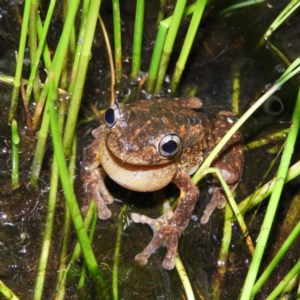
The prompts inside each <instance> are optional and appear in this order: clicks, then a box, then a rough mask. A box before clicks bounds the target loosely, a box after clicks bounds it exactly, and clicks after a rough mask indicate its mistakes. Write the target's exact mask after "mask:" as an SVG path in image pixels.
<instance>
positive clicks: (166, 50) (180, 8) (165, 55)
mask: <svg viewBox="0 0 300 300" xmlns="http://www.w3.org/2000/svg"><path fill="white" fill-rule="evenodd" d="M185 5H186V0H177V2H176V5H175V9H174V14H173V16H172V21H171V24H170V28H169V30H168V33H167V37H166V41H165V44H164V47H163V52H162V56H161V60H160V67H159V70H158V74H157V80H156V85H155V90H154V93H155V94H158V93H159V92H160V90H161V88H162V84H163V81H164V78H165V74H166V71H167V67H168V64H169V60H170V56H171V53H172V50H173V45H174V42H175V38H176V36H177V32H178V29H179V25H180V22H181V18H182V16H183V12H184V8H185Z"/></svg>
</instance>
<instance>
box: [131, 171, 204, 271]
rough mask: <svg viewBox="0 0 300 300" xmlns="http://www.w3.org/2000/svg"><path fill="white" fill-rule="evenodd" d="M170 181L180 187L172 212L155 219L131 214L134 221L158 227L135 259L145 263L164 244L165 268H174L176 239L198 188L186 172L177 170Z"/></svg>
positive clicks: (192, 206)
mask: <svg viewBox="0 0 300 300" xmlns="http://www.w3.org/2000/svg"><path fill="white" fill-rule="evenodd" d="M172 182H173V183H175V184H176V185H177V186H178V187H179V189H180V199H179V203H178V205H177V208H176V210H175V212H174V214H170V213H167V214H165V215H163V216H162V217H160V218H158V219H156V220H154V219H150V218H148V217H146V216H144V215H139V214H132V216H131V217H132V219H133V221H134V222H135V223H143V224H144V223H146V224H148V225H150V226H151V227H155V228H157V229H158V230H157V231H156V232H154V236H153V238H152V240H151V242H150V243H149V244H148V246H147V247H146V248H145V249H144V250H143V251H142V252H141V253H139V254H138V255H137V256H136V257H135V259H136V260H137V261H139V262H141V263H142V264H146V263H147V261H148V258H149V257H150V256H151V254H152V253H154V252H155V251H156V249H157V248H159V247H161V246H165V247H166V248H167V253H166V255H165V258H164V260H163V264H162V265H163V267H164V268H165V269H167V270H171V269H173V268H174V264H175V258H176V252H177V245H178V239H179V237H180V235H181V233H182V232H183V231H184V229H185V228H186V226H187V225H188V223H189V220H190V218H191V214H192V212H193V209H194V207H195V204H196V202H197V200H198V197H199V189H198V187H197V186H196V185H195V184H194V183H193V182H192V181H191V178H190V176H189V175H188V174H186V173H184V172H181V171H178V172H177V174H176V175H175V177H174V179H173V180H172Z"/></svg>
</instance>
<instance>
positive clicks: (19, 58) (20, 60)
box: [8, 0, 31, 122]
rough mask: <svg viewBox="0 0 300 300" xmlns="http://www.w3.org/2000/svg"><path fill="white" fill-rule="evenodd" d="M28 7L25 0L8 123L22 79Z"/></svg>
mask: <svg viewBox="0 0 300 300" xmlns="http://www.w3.org/2000/svg"><path fill="white" fill-rule="evenodd" d="M30 7H31V0H25V6H24V13H23V21H22V26H21V37H20V43H19V50H18V55H17V67H16V73H15V78H14V88H13V92H12V96H11V102H10V109H9V115H8V121H9V122H11V121H12V119H13V118H14V117H15V113H16V110H17V105H18V98H19V90H20V86H21V78H22V69H23V60H24V53H25V48H26V39H27V31H28V23H29V17H30Z"/></svg>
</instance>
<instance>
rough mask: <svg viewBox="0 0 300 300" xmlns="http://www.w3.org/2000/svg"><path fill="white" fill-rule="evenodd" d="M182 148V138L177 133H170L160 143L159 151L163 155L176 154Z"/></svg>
mask: <svg viewBox="0 0 300 300" xmlns="http://www.w3.org/2000/svg"><path fill="white" fill-rule="evenodd" d="M179 150H180V138H179V135H178V134H177V133H169V134H167V135H165V136H164V137H163V138H162V139H161V141H160V143H159V145H158V152H159V154H160V155H161V156H164V157H170V156H174V155H175V154H176V153H178V151H179Z"/></svg>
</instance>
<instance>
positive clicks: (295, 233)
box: [252, 222, 300, 297]
mask: <svg viewBox="0 0 300 300" xmlns="http://www.w3.org/2000/svg"><path fill="white" fill-rule="evenodd" d="M299 235H300V222H298V224H297V225H296V226H295V228H294V229H293V230H292V232H291V233H290V235H289V236H288V238H287V239H286V240H285V241H284V243H283V245H282V246H281V247H280V249H279V251H277V253H276V255H275V256H274V258H273V259H272V261H271V262H270V263H269V264H268V266H267V267H266V269H265V271H264V272H263V274H262V275H261V276H260V277H259V279H258V280H257V281H256V283H255V285H254V286H253V289H252V296H253V297H255V295H256V294H257V292H258V291H259V290H260V289H261V287H262V286H263V284H264V283H265V282H266V281H267V279H268V278H269V276H270V274H271V272H272V271H273V270H274V269H275V268H276V267H277V266H278V263H279V262H280V260H281V259H282V258H283V256H284V255H285V253H286V252H287V251H288V250H289V248H290V247H291V246H292V244H293V242H295V240H296V239H297V238H298V237H299Z"/></svg>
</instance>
